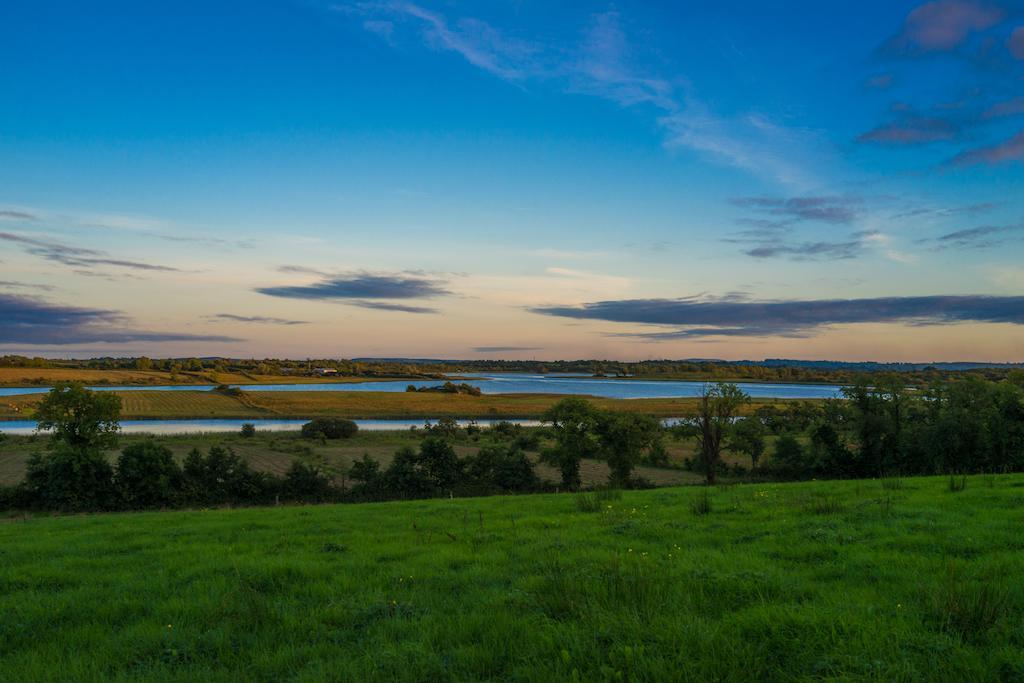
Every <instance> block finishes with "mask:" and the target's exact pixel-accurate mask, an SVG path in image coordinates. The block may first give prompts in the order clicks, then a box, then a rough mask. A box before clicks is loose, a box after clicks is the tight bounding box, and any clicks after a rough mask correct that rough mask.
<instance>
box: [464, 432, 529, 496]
mask: <svg viewBox="0 0 1024 683" xmlns="http://www.w3.org/2000/svg"><path fill="white" fill-rule="evenodd" d="M466 474H467V475H468V476H469V478H470V479H471V480H472V481H473V482H474V483H476V484H477V485H479V486H482V487H484V488H486V489H495V490H497V491H502V492H515V491H533V490H536V489H537V487H538V486H539V484H540V482H539V480H538V479H537V474H536V473H535V472H534V470H533V463H532V462H530V459H529V458H528V457H527V456H526V453H525V452H524V451H523V450H522V449H521V448H518V447H516V446H515V445H514V444H513V445H509V446H506V445H498V444H494V445H488V446H484V447H483V448H481V449H480V451H479V452H478V453H477V454H476V456H474V457H472V458H470V459H469V462H468V463H467V464H466Z"/></svg>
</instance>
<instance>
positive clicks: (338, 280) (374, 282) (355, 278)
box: [256, 273, 451, 299]
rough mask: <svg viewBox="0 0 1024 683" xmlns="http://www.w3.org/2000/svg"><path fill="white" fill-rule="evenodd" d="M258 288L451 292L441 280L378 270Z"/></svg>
mask: <svg viewBox="0 0 1024 683" xmlns="http://www.w3.org/2000/svg"><path fill="white" fill-rule="evenodd" d="M256 291H257V292H259V293H260V294H266V295H268V296H277V297H283V298H286V299H418V298H427V297H435V296H445V295H448V294H451V292H449V291H448V290H447V289H445V288H444V287H443V286H442V283H441V282H440V281H438V280H434V279H428V278H424V277H419V276H415V275H409V274H397V275H381V274H376V273H353V274H350V275H339V276H335V277H331V278H329V279H326V280H323V281H321V282H317V283H314V284H311V285H290V286H283V287H260V288H258V289H257V290H256Z"/></svg>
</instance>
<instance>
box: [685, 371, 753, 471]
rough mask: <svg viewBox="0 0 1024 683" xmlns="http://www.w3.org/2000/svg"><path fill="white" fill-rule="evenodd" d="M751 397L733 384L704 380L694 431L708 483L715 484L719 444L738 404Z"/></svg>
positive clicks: (723, 441) (731, 425)
mask: <svg viewBox="0 0 1024 683" xmlns="http://www.w3.org/2000/svg"><path fill="white" fill-rule="evenodd" d="M749 401H750V397H748V396H747V395H746V394H745V393H744V392H743V391H742V390H741V389H740V388H739V387H738V386H736V385H735V384H728V383H724V382H718V383H715V384H705V385H704V387H703V389H702V390H701V395H700V402H699V403H698V410H697V419H696V434H697V445H698V455H699V457H700V461H701V464H702V465H703V466H704V476H705V478H706V479H707V483H708V484H709V485H710V484H714V483H715V481H716V480H717V478H718V469H719V467H721V463H722V446H724V445H725V439H726V437H727V435H728V434H729V433H730V432H731V430H732V428H733V422H734V420H735V419H736V416H737V415H739V411H740V408H741V407H742V406H744V405H745V404H746V403H748V402H749Z"/></svg>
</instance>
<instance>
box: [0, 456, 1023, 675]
mask: <svg viewBox="0 0 1024 683" xmlns="http://www.w3.org/2000/svg"><path fill="white" fill-rule="evenodd" d="M1021 528H1024V476H1021V475H1002V476H974V477H969V478H968V479H967V483H966V487H965V488H964V489H963V490H961V491H957V492H953V491H951V490H950V486H949V480H948V478H941V477H937V478H914V479H905V480H902V481H888V482H879V481H846V482H809V483H802V484H772V485H767V484H742V485H733V486H726V487H719V488H712V489H705V488H702V487H684V488H671V489H659V490H654V491H642V492H626V493H622V494H621V495H619V494H605V495H597V494H593V493H591V494H579V495H570V494H561V495H530V496H520V497H515V496H512V497H492V498H481V499H454V500H447V499H443V500H426V501H416V502H398V503H378V504H365V505H339V506H310V507H278V508H264V509H235V510H227V509H225V510H203V511H182V512H152V513H130V514H101V515H83V516H65V517H59V516H58V517H26V518H15V519H9V520H7V521H6V522H3V523H0V586H2V590H0V614H2V615H3V618H2V619H0V680H3V681H11V682H20V681H68V680H74V681H119V680H121V681H127V680H132V681H135V680H154V681H193V680H203V681H237V680H247V681H281V680H294V681H322V680H351V681H355V680H358V681H372V680H381V681H395V680H398V681H403V680H405V681H424V680H470V679H473V680H480V679H487V680H521V681H537V680H580V681H603V680H633V681H644V680H650V681H653V680H693V681H703V680H718V681H730V680H732V681H746V680H787V681H788V680H807V681H812V680H839V679H843V680H874V681H996V680H1004V681H1019V680H1022V678H1024V582H1021V581H1020V580H1019V579H1020V576H1022V575H1024V534H1021V533H1020V530H1021Z"/></svg>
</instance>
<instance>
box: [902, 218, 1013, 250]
mask: <svg viewBox="0 0 1024 683" xmlns="http://www.w3.org/2000/svg"><path fill="white" fill-rule="evenodd" d="M1018 235H1020V236H1024V224H1016V225H983V226H980V227H977V228H967V229H965V230H956V231H954V232H949V233H946V234H945V235H940V236H939V237H936V238H934V239H923V240H920V242H921V243H923V244H932V245H933V249H935V250H936V251H943V250H946V249H987V248H991V247H996V246H999V245H1000V244H1004V243H1005V242H1007V241H1009V240H1011V239H1013V237H1015V236H1018Z"/></svg>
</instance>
